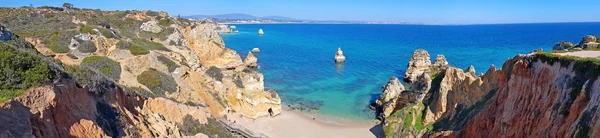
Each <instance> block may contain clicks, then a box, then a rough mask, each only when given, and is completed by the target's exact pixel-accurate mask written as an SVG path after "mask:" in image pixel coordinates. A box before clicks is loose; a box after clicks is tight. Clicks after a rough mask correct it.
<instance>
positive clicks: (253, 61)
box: [244, 52, 258, 68]
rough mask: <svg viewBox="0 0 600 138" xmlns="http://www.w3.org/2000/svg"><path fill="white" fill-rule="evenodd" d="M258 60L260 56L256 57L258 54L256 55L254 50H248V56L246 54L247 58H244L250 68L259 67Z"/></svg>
mask: <svg viewBox="0 0 600 138" xmlns="http://www.w3.org/2000/svg"><path fill="white" fill-rule="evenodd" d="M257 61H258V58H256V56H254V54H252V52H248V56H246V59H244V64H245V65H246V66H247V67H250V68H257V67H258V65H257V63H256V62H257Z"/></svg>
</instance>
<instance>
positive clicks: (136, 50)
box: [128, 45, 150, 56]
mask: <svg viewBox="0 0 600 138" xmlns="http://www.w3.org/2000/svg"><path fill="white" fill-rule="evenodd" d="M128 49H129V52H130V53H131V54H132V55H134V56H137V55H146V54H148V53H150V51H148V50H146V48H143V47H140V46H137V45H135V46H132V47H129V48H128Z"/></svg>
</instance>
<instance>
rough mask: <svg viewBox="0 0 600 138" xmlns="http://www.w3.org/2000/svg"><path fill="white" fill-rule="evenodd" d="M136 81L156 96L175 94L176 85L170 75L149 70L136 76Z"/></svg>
mask: <svg viewBox="0 0 600 138" xmlns="http://www.w3.org/2000/svg"><path fill="white" fill-rule="evenodd" d="M137 81H138V82H139V83H141V84H143V85H144V86H146V87H148V89H150V91H152V93H154V94H155V95H157V96H164V95H165V93H170V92H175V91H176V90H177V83H175V80H174V79H173V77H171V76H170V75H167V74H165V73H162V72H160V71H157V70H156V69H153V68H150V69H148V70H146V71H144V72H142V74H140V75H138V76H137Z"/></svg>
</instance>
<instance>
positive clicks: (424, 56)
mask: <svg viewBox="0 0 600 138" xmlns="http://www.w3.org/2000/svg"><path fill="white" fill-rule="evenodd" d="M429 58H430V56H429V53H427V51H425V50H423V49H417V50H416V51H415V52H414V53H413V55H412V56H411V57H410V61H409V62H408V69H407V70H406V73H405V74H404V81H405V82H408V83H412V82H414V81H415V80H416V79H417V76H420V75H421V74H423V73H424V72H425V71H427V70H429V67H430V66H431V60H429ZM444 59H445V58H444Z"/></svg>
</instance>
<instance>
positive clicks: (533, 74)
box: [383, 53, 600, 137]
mask: <svg viewBox="0 0 600 138" xmlns="http://www.w3.org/2000/svg"><path fill="white" fill-rule="evenodd" d="M586 60H593V59H586ZM586 60H581V59H577V58H575V59H561V60H559V57H556V55H551V54H548V53H533V54H527V55H519V56H516V57H514V58H512V59H509V60H507V61H506V62H505V63H504V65H503V67H502V69H500V70H496V67H495V66H493V65H492V66H491V67H490V69H489V70H487V72H486V73H485V74H483V75H480V76H475V75H473V72H474V68H472V67H470V68H469V69H467V71H462V70H461V69H458V68H454V67H448V68H446V69H444V70H442V71H440V73H439V74H438V75H437V76H438V77H436V78H435V79H434V80H432V83H431V89H430V90H429V91H428V92H427V94H425V98H423V100H421V101H419V100H418V99H417V98H418V96H419V95H418V94H416V95H413V96H414V97H416V98H415V99H417V100H416V101H417V102H413V103H409V104H407V105H406V106H396V108H397V109H394V111H392V112H393V113H392V114H393V115H391V116H389V117H387V118H385V120H384V122H383V124H384V128H386V129H385V130H384V131H385V134H386V137H597V136H599V135H600V130H599V129H595V128H596V127H598V126H600V123H596V122H598V121H600V120H599V119H598V118H600V117H598V116H597V115H598V113H597V112H598V111H597V109H596V108H597V107H598V105H599V104H600V103H599V102H596V101H600V100H599V98H600V96H597V95H598V93H600V89H598V88H600V81H598V80H597V79H596V78H598V77H600V73H597V71H596V69H600V65H598V64H597V63H592V62H585V61H586ZM596 60H597V59H596ZM581 67H585V68H581ZM424 74H427V73H424ZM423 80H427V79H416V80H415V82H416V83H421V82H423ZM412 87H414V86H411V89H412ZM409 91H410V90H409ZM406 92H408V91H404V92H402V94H400V95H399V96H398V98H400V97H402V95H403V94H404V93H406ZM407 101H410V100H407ZM415 118H416V119H415ZM424 130H426V131H430V132H429V133H428V132H426V131H424Z"/></svg>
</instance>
